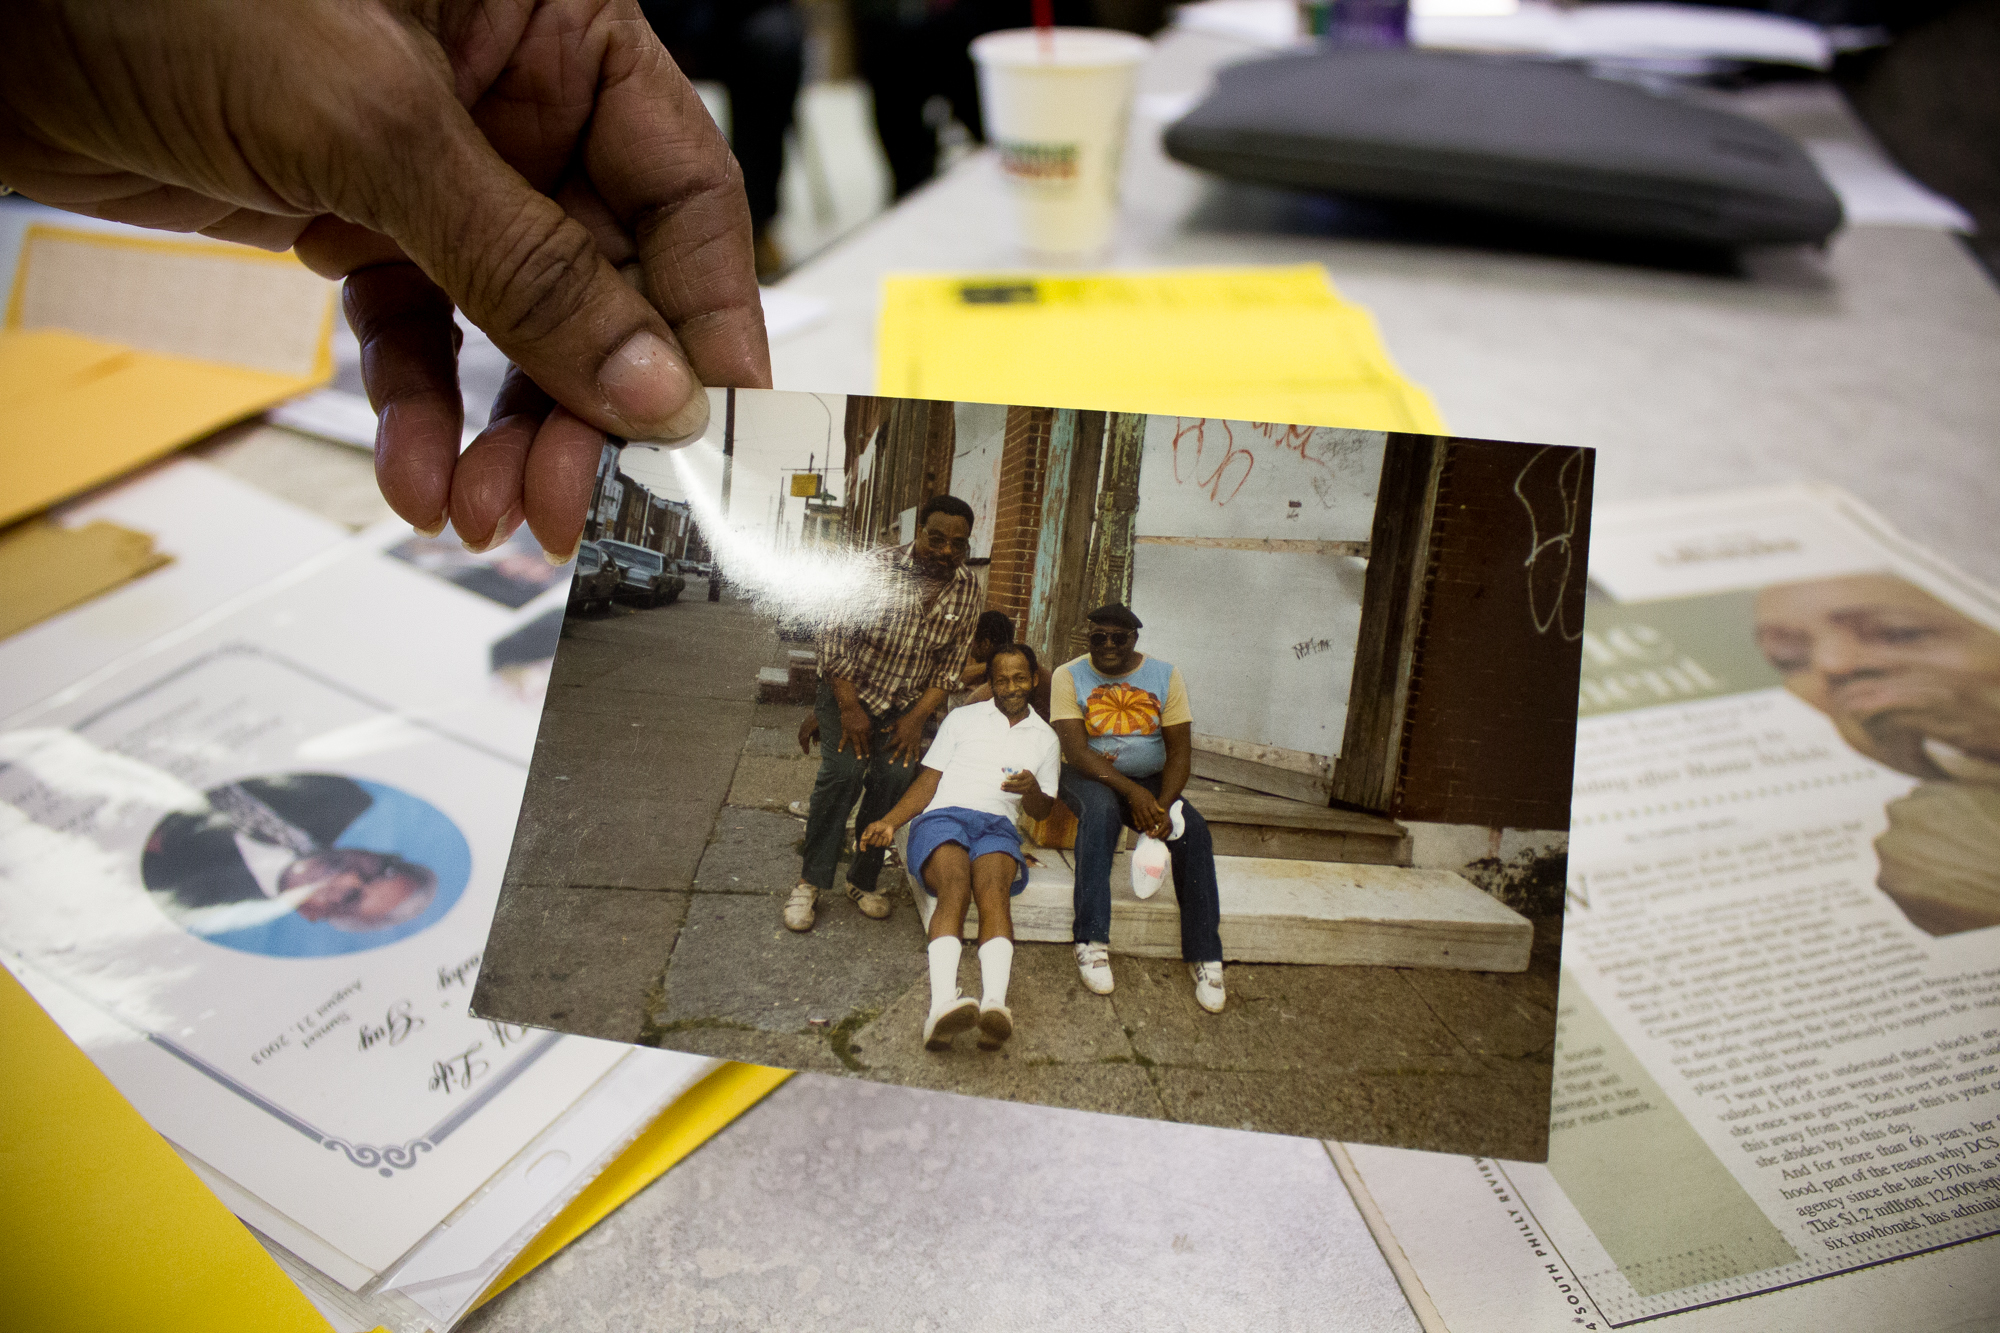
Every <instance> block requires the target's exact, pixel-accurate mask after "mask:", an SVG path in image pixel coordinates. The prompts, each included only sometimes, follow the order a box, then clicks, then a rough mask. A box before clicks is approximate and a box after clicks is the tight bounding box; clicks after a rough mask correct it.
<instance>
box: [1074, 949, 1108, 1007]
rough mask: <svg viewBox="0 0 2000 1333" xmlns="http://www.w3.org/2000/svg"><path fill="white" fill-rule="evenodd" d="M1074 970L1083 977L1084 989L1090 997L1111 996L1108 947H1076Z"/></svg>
mask: <svg viewBox="0 0 2000 1333" xmlns="http://www.w3.org/2000/svg"><path fill="white" fill-rule="evenodd" d="M1076 970H1077V972H1078V974H1079V975H1081V976H1082V977H1083V985H1084V989H1086V990H1088V991H1089V992H1090V993H1091V994H1092V995H1109V994H1111V984H1112V983H1111V946H1110V945H1108V944H1079V945H1077V946H1076Z"/></svg>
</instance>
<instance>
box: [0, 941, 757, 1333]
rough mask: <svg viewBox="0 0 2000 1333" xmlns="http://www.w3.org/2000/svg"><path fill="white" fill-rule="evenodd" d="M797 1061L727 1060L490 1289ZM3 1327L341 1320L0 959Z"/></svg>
mask: <svg viewBox="0 0 2000 1333" xmlns="http://www.w3.org/2000/svg"><path fill="white" fill-rule="evenodd" d="M789 1077H791V1073H790V1071H789V1070H784V1069H765V1068H762V1067H760V1066H757V1065H740V1064H728V1065H724V1066H722V1067H721V1068H719V1069H717V1070H715V1071H714V1072H713V1073H711V1074H710V1075H709V1076H708V1077H707V1078H705V1079H703V1080H702V1081H701V1082H700V1083H697V1084H696V1085H695V1086H694V1087H693V1088H691V1089H689V1090H688V1091H687V1092H686V1093H684V1094H682V1095H681V1097H680V1098H678V1099H677V1100H676V1101H675V1102H674V1104H673V1106H672V1107H670V1108H669V1109H668V1110H666V1111H665V1112H663V1113H662V1114H661V1115H660V1116H659V1118H658V1119H656V1120H655V1121H654V1122H653V1123H652V1125H651V1126H649V1127H648V1128H647V1129H646V1131H645V1132H644V1133H642V1134H641V1135H640V1136H639V1138H638V1140H637V1141H635V1142H634V1143H633V1144H632V1146H631V1147H629V1148H627V1149H626V1150H625V1151H624V1152H623V1153H622V1154H620V1155H619V1156H618V1157H617V1158H616V1159H614V1160H613V1162H612V1164H611V1165H610V1166H609V1167H608V1168H607V1169H606V1170H604V1171H603V1172H602V1173H601V1174H599V1176H598V1177H597V1179H596V1180H594V1181H592V1182H591V1183H590V1184H589V1185H588V1186H586V1187H585V1188H584V1190H583V1192H582V1193H581V1194H579V1195H578V1196H577V1197H576V1198H575V1199H574V1200H572V1201H571V1202H570V1204H569V1205H568V1206H567V1207H566V1208H564V1209H563V1210H562V1212H560V1213H558V1214H557V1215H556V1217H555V1218H554V1220H553V1221H551V1222H550V1223H549V1224H548V1225H547V1226H546V1227H544V1228H543V1229H542V1231H541V1234H540V1235H538V1236H536V1237H535V1239H534V1241H533V1242H532V1243H531V1244H530V1245H529V1246H528V1248H527V1249H525V1250H523V1251H522V1252H521V1254H520V1255H519V1256H517V1257H516V1258H515V1260H514V1262H513V1263H512V1264H510V1265H509V1266H508V1267H507V1269H506V1270H505V1271H504V1272H502V1273H501V1275H500V1276H499V1277H498V1278H496V1279H495V1280H494V1282H493V1285H492V1286H491V1287H489V1288H488V1289H487V1291H486V1293H485V1294H484V1295H483V1296H482V1297H481V1298H480V1301H481V1303H482V1304H483V1303H485V1302H486V1301H489V1300H491V1299H493V1297H494V1296H496V1295H498V1294H499V1293H500V1292H502V1291H504V1290H505V1289H506V1288H507V1287H509V1286H511V1285H512V1284H513V1283H514V1282H515V1281H517V1280H518V1279H519V1278H520V1277H521V1276H522V1275H523V1274H525V1273H527V1272H528V1271H529V1270H531V1269H532V1268H534V1267H535V1266H536V1265H537V1264H539V1263H541V1262H542V1261H543V1260H544V1259H547V1258H548V1257H549V1256H550V1255H552V1254H554V1253H556V1252H557V1251H558V1250H560V1249H562V1247H563V1246H565V1245H567V1244H569V1243H570V1242H571V1241H572V1240H575V1239H576V1238H577V1237H578V1236H581V1235H582V1234H583V1233H584V1232H586V1231H588V1230H589V1229H590V1228H591V1227H592V1226H595V1225H596V1224H597V1223H598V1222H599V1221H600V1220H601V1219H602V1218H604V1216H605V1215H606V1214H608V1213H610V1212H611V1211H612V1210H613V1209H615V1208H616V1207H617V1206H618V1205H619V1204H621V1203H623V1202H625V1200H627V1199H629V1198H631V1197H632V1196H633V1195H634V1194H636V1193H638V1192H639V1191H640V1190H641V1189H644V1188H645V1187H646V1186H647V1185H648V1184H650V1183H651V1182H652V1181H654V1180H655V1179H657V1178H658V1177H659V1176H660V1175H661V1174H662V1173H663V1172H665V1171H666V1170H667V1169H668V1168H669V1167H671V1166H673V1165H674V1164H675V1163H676V1162H678V1161H680V1160H681V1159H682V1158H684V1157H686V1156H687V1155H688V1154H689V1153H691V1152H693V1151H694V1150H695V1149H696V1148H698V1147H700V1146H701V1145H702V1144H703V1143H704V1142H706V1141H707V1140H708V1139H709V1138H710V1137H712V1136H713V1135H714V1134H715V1133H716V1132H717V1131H718V1130H720V1129H721V1128H722V1127H723V1126H725V1125H727V1124H728V1123H729V1122H730V1121H732V1120H734V1119H735V1118H736V1117H737V1116H739V1115H741V1114H742V1113H743V1112H745V1111H747V1110H749V1109H750V1108H751V1107H752V1106H754V1105H756V1103H757V1102H758V1101H759V1100H760V1099H761V1098H762V1097H763V1096H764V1095H765V1094H766V1093H768V1092H770V1091H771V1089H773V1088H775V1087H777V1086H778V1085H779V1084H780V1083H782V1082H784V1081H785V1080H786V1079H787V1078H789ZM0 1328H20V1329H34V1330H36V1333H70V1331H71V1330H75V1333H104V1331H105V1330H109V1329H118V1330H137V1329H147V1330H163V1331H164V1330H180V1329H189V1330H193V1329H199V1330H202V1333H233V1331H234V1330H239V1329H240V1330H242V1331H243V1333H330V1331H329V1329H328V1326H327V1323H326V1321H325V1320H324V1319H322V1318H321V1317H320V1315H319V1312H318V1311H317V1310H315V1309H314V1308H313V1306H312V1304H311V1303H310V1302H308V1301H307V1300H306V1298H305V1297H304V1296H303V1295H301V1294H300V1292H299V1289H298V1288H297V1287H296V1286H294V1285H293V1284H292V1282H291V1280H290V1279H289V1278H287V1277H286V1276H285V1275H284V1272H283V1271H282V1270H281V1269H280V1268H279V1267H278V1266H277V1265H276V1264H275V1263H273V1262H272V1261H271V1258H270V1256H269V1255H267V1254H266V1253H265V1252H264V1250H263V1247H262V1246H260V1245H258V1243H257V1242H256V1240H254V1239H253V1238H252V1237H251V1235H250V1232H249V1231H248V1230H246V1229H245V1228H244V1226H243V1224H242V1223H241V1222H238V1221H237V1220H236V1218H235V1216H234V1215H233V1214H232V1213H231V1212H230V1211H229V1210H228V1209H227V1208H225V1207H223V1205H222V1201H221V1200H219V1199H217V1198H216V1197H215V1195H213V1194H212V1193H210V1192H209V1190H208V1188H207V1187H206V1186H204V1185H203V1184H202V1183H201V1181H200V1180H199V1179H198V1178H196V1176H195V1175H194V1173H193V1172H192V1171H190V1170H188V1168H187V1165H186V1164H185V1163H184V1162H182V1161H181V1159H180V1157H179V1155H178V1154H176V1153H175V1152H174V1150H173V1149H172V1148H171V1147H169V1146H168V1144H167V1141H166V1140H165V1139H163V1138H161V1137H160V1136H159V1135H158V1134H156V1133H154V1132H153V1130H152V1129H151V1128H150V1127H149V1126H148V1125H147V1124H146V1122H145V1121H144V1120H143V1119H141V1118H140V1116H139V1113H138V1112H137V1111H135V1110H134V1109H133V1108H132V1106H131V1104H130V1103H129V1102H127V1101H126V1100H125V1099H124V1098H123V1097H121V1096H120V1095H119V1094H118V1090H117V1089H116V1088H114V1087H112V1085H111V1082H110V1080H108V1079H106V1078H105V1077H104V1075H103V1074H101V1073H99V1072H98V1069H97V1066H96V1065H94V1064H92V1063H91V1062H90V1057H88V1056H86V1055H85V1054H84V1053H83V1052H82V1051H80V1050H78V1049H77V1047H76V1045H75V1043H73V1042H71V1041H70V1039H69V1038H68V1037H67V1036H65V1035H63V1031H62V1029H61V1028H59V1027H57V1026H56V1024H55V1021H54V1020H53V1019H51V1018H50V1017H49V1016H48V1015H47V1014H46V1013H44V1012H43V1011H42V1008H41V1006H40V1005H38V1004H36V1003H35V1001H34V1000H33V999H32V998H31V997H30V996H29V995H28V992H27V991H26V990H25V989H23V988H22V986H21V983H20V982H18V981H16V980H15V979H14V977H13V976H12V975H11V974H9V973H8V972H6V971H5V970H0Z"/></svg>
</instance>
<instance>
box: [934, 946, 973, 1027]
mask: <svg viewBox="0 0 2000 1333" xmlns="http://www.w3.org/2000/svg"><path fill="white" fill-rule="evenodd" d="M963 947H964V946H963V945H961V944H960V943H959V941H958V940H957V939H956V938H954V937H952V936H950V935H945V936H942V937H940V938H938V939H934V940H932V941H931V942H930V948H929V950H928V952H929V954H930V962H931V1012H932V1013H934V1014H941V1013H943V1012H944V1011H945V1010H946V1009H948V1008H950V1007H951V1002H952V1001H953V1000H956V999H957V998H958V955H959V952H960V950H961V949H962V948H963ZM983 954H984V951H982V957H983Z"/></svg>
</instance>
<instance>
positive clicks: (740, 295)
mask: <svg viewBox="0 0 2000 1333" xmlns="http://www.w3.org/2000/svg"><path fill="white" fill-rule="evenodd" d="M631 18H632V24H633V27H634V28H635V29H636V31H631V33H630V36H629V38H628V39H626V40H613V41H612V42H611V43H610V44H609V46H608V48H607V49H606V51H605V54H604V62H603V66H602V69H601V80H600V83H599V87H598V98H597V106H596V109H595V111H594V113H593V115H592V118H591V125H590V135H589V139H588V141H587V143H586V144H585V148H584V166H585V169H586V170H587V171H588V172H589V175H590V180H591V184H592V185H593V186H595V187H596V190H597V194H598V196H599V197H600V198H601V199H603V200H604V202H605V204H606V206H607V207H609V208H610V210H611V212H612V215H613V216H614V217H616V218H617V219H618V222H619V225H620V226H622V227H623V228H624V229H625V230H626V231H627V232H628V233H629V234H630V235H631V236H632V238H633V240H634V242H635V243H636V244H637V246H638V252H639V254H638V257H639V261H640V263H641V264H642V265H643V266H644V269H645V273H646V285H647V292H648V295H649V296H650V297H651V299H652V301H653V303H654V305H655V306H657V307H658V309H659V311H660V313H661V314H662V315H664V316H665V317H666V320H667V323H668V324H669V325H670V326H672V328H673V330H674V333H675V335H676V336H677V337H678V338H679V339H680V342H681V346H682V348H683V349H684V350H685V351H686V353H687V357H688V360H689V362H690V363H691V364H692V366H693V367H694V371H695V373H696V374H697V375H698V376H700V377H701V380H702V382H703V383H704V384H715V385H725V384H726V385H732V386H735V387H737V388H748V389H768V388H770V387H771V350H770V346H769V344H768V343H767V341H766V339H765V335H764V313H763V305H762V302H761V301H760V300H759V299H758V295H757V278H756V264H755V261H754V258H753V256H752V252H751V237H750V206H749V202H748V200H747V199H746V198H745V197H744V194H743V173H742V171H741V169H740V168H738V166H737V165H736V159H735V158H734V157H733V156H732V155H731V154H730V152H729V150H728V146H727V144H726V143H724V142H723V141H722V138H721V132H720V131H719V130H717V129H716V127H715V122H714V121H713V120H711V119H710V118H709V116H708V114H707V112H706V111H704V110H703V109H702V105H701V99H700V98H699V97H698V96H697V95H696V94H695V91H694V87H693V85H691V84H690V83H689V82H688V81H687V79H686V78H684V77H683V76H682V75H681V72H680V71H679V70H678V69H677V68H675V66H674V63H673V61H672V60H671V59H670V58H669V57H668V56H667V53H666V50H665V48H663V47H662V46H661V45H660V44H659V41H658V39H657V38H654V37H653V35H652V32H651V30H650V29H649V28H647V27H646V25H645V22H644V20H643V19H641V18H640V17H639V16H638V14H637V13H636V12H635V13H634V14H632V16H631Z"/></svg>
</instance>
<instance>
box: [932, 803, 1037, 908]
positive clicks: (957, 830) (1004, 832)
mask: <svg viewBox="0 0 2000 1333" xmlns="http://www.w3.org/2000/svg"><path fill="white" fill-rule="evenodd" d="M948 842H955V843H957V844H958V845H959V846H961V847H963V848H965V852H966V855H967V856H969V857H971V858H972V859H973V860H975V861H977V860H978V859H979V858H980V857H982V856H985V855H988V854H989V853H992V852H1005V853H1007V855H1009V856H1011V857H1013V858H1014V864H1015V866H1016V867H1018V869H1017V871H1016V873H1015V875H1014V884H1013V887H1012V888H1010V889H1008V890H1007V892H1008V893H1009V894H1013V895H1018V894H1019V893H1020V892H1021V890H1022V889H1025V888H1027V887H1028V863H1027V862H1026V861H1023V860H1022V859H1021V835H1020V834H1019V833H1018V832H1016V831H1015V828H1014V824H1013V821H1011V820H1007V819H1003V818H1001V817H1000V816H999V815H989V814H987V813H986V812H985V811H983V810H967V809H966V808H965V807H963V806H958V805H953V806H947V807H945V808H944V809H942V810H926V811H924V813H922V814H920V815H918V816H917V817H916V818H915V819H912V820H911V821H910V865H911V867H912V868H914V869H915V870H916V872H917V879H918V880H919V881H921V882H922V883H923V886H924V892H925V893H928V894H930V895H931V897H933V898H935V897H937V891H936V890H935V889H933V888H931V886H930V881H929V880H926V879H924V864H925V862H927V861H929V860H930V859H931V853H932V852H934V851H936V850H937V849H938V848H940V847H942V846H944V845H945V844H946V843H948Z"/></svg>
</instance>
